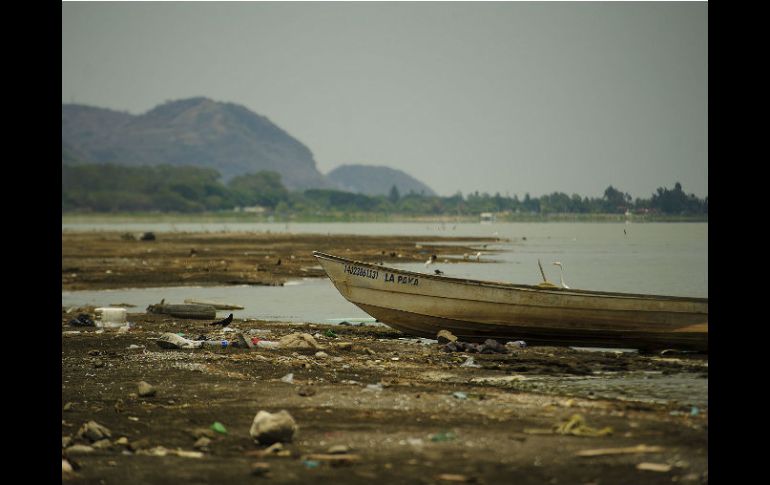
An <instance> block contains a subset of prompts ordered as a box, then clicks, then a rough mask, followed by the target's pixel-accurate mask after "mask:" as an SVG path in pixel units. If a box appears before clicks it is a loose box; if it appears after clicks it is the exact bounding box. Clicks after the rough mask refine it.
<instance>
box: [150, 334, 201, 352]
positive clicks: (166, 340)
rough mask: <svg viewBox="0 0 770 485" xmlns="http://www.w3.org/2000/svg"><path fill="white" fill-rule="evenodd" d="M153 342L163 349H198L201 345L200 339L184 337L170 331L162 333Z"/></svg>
mask: <svg viewBox="0 0 770 485" xmlns="http://www.w3.org/2000/svg"><path fill="white" fill-rule="evenodd" d="M155 342H156V343H157V344H158V346H159V347H161V348H163V349H199V348H201V346H202V345H203V344H202V342H200V341H195V340H190V339H186V338H184V337H180V336H179V335H177V334H175V333H171V332H167V333H164V334H163V335H161V336H160V337H158V339H157V340H156V341H155Z"/></svg>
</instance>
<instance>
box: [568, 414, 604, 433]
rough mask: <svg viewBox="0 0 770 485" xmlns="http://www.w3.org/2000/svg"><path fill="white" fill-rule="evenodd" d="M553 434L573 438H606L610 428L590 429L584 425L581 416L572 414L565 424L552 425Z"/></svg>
mask: <svg viewBox="0 0 770 485" xmlns="http://www.w3.org/2000/svg"><path fill="white" fill-rule="evenodd" d="M554 432H555V433H557V434H564V435H573V436H607V435H609V434H612V428H611V427H609V426H607V427H605V428H602V429H597V428H592V427H590V426H588V425H587V424H586V421H585V418H583V416H581V415H580V414H573V415H572V416H571V417H570V418H569V419H568V420H567V421H566V422H564V423H561V424H556V425H554Z"/></svg>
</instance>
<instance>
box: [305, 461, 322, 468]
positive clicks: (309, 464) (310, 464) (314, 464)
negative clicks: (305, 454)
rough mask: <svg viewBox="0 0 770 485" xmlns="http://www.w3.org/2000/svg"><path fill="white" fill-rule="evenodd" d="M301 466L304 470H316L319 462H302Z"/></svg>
mask: <svg viewBox="0 0 770 485" xmlns="http://www.w3.org/2000/svg"><path fill="white" fill-rule="evenodd" d="M302 464H303V465H305V468H318V466H319V465H321V462H320V461H318V460H302Z"/></svg>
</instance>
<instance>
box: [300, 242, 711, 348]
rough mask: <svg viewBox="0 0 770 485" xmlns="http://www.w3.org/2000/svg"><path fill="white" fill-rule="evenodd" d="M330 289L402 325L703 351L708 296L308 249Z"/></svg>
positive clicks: (548, 341) (478, 335) (474, 336)
mask: <svg viewBox="0 0 770 485" xmlns="http://www.w3.org/2000/svg"><path fill="white" fill-rule="evenodd" d="M314 255H315V256H316V257H317V258H318V260H319V262H320V263H321V265H322V266H323V268H324V270H325V271H326V273H327V275H328V276H329V278H330V279H331V281H332V282H333V283H334V285H335V287H336V288H337V290H338V291H339V292H340V293H341V294H342V295H343V296H344V297H345V298H346V299H347V300H349V301H350V302H352V303H353V304H355V305H357V306H358V307H360V308H361V309H363V310H364V311H365V312H367V313H368V314H370V315H371V316H373V317H375V318H376V319H377V320H378V321H380V322H382V323H385V324H387V325H389V326H391V327H393V328H396V329H398V330H401V331H403V332H405V333H408V334H412V335H418V336H425V337H435V335H436V333H437V332H438V331H439V330H441V329H447V330H449V331H451V332H452V333H453V334H455V335H456V336H457V337H458V338H460V339H461V340H471V341H478V340H484V339H487V338H494V339H499V340H511V339H523V340H526V341H527V342H528V343H531V344H543V345H578V346H602V347H627V348H639V349H661V348H679V349H687V350H697V351H707V349H708V299H703V298H686V297H671V296H658V295H635V294H624V293H609V292H596V291H586V290H572V289H562V288H550V289H543V288H540V287H537V286H528V285H514V284H508V283H496V282H485V281H476V280H466V279H459V278H450V277H446V276H434V275H427V274H421V273H414V272H410V271H403V270H398V269H395V268H388V267H384V266H378V265H374V264H370V263H363V262H358V261H350V260H346V259H344V258H339V257H336V256H332V255H328V254H324V253H319V252H315V253H314Z"/></svg>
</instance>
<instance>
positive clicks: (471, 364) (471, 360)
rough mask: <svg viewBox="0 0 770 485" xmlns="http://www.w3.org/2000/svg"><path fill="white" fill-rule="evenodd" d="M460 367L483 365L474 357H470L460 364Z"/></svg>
mask: <svg viewBox="0 0 770 485" xmlns="http://www.w3.org/2000/svg"><path fill="white" fill-rule="evenodd" d="M460 367H481V366H480V365H479V364H477V363H476V361H475V360H473V357H468V359H467V360H466V361H465V362H463V363H462V364H460Z"/></svg>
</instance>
